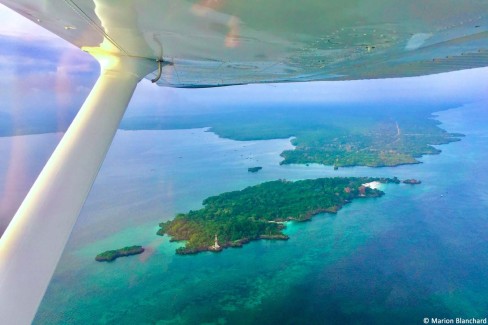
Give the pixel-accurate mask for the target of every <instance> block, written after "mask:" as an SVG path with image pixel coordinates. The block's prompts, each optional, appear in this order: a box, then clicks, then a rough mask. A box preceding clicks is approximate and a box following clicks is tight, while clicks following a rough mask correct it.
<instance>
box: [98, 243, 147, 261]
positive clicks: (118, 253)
mask: <svg viewBox="0 0 488 325" xmlns="http://www.w3.org/2000/svg"><path fill="white" fill-rule="evenodd" d="M142 252H144V248H142V246H128V247H124V248H120V249H116V250H110V251H105V252H103V253H100V254H98V255H97V257H95V260H96V261H97V262H112V261H114V260H116V259H117V258H119V257H124V256H131V255H137V254H141V253H142Z"/></svg>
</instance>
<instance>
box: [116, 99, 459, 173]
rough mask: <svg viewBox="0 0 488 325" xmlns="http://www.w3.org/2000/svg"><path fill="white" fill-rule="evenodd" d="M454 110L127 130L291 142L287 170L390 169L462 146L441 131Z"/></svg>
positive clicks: (230, 113)
mask: <svg viewBox="0 0 488 325" xmlns="http://www.w3.org/2000/svg"><path fill="white" fill-rule="evenodd" d="M449 108H452V107H450V106H449V105H446V106H442V105H438V106H435V105H434V106H432V105H423V104H416V105H415V106H412V105H407V104H402V103H395V104H394V105H388V106H385V105H384V104H382V105H370V104H366V103H364V104H351V105H345V106H343V105H336V104H334V105H332V106H323V105H316V106H307V105H305V106H303V105H295V106H294V105H291V106H289V107H286V109H285V108H284V107H283V106H282V105H277V106H272V107H267V108H266V109H262V107H259V106H257V107H245V108H235V109H232V110H223V111H222V112H220V111H219V112H213V113H212V114H188V115H186V116H181V115H179V116H177V115H175V116H174V117H167V116H164V117H161V118H158V117H154V116H151V117H147V118H139V117H137V118H133V119H124V121H122V128H124V129H132V130H138V129H172V128H178V129H179V128H183V127H186V128H194V127H210V128H209V129H207V131H208V132H214V133H215V134H217V135H218V136H220V137H222V138H228V139H233V140H239V141H251V140H268V139H290V141H291V143H292V145H293V146H294V147H293V148H290V149H287V150H284V151H283V152H282V153H281V157H283V160H282V161H281V164H284V165H287V164H304V165H306V164H312V163H315V164H322V165H328V166H333V167H334V169H338V168H341V167H350V166H369V167H384V166H398V165H403V164H419V163H420V161H419V160H418V158H419V157H421V156H422V155H432V154H439V153H440V152H441V150H440V149H439V148H438V147H435V146H437V145H442V144H447V143H450V142H453V141H459V140H461V138H462V137H463V135H462V134H459V133H449V132H447V131H445V130H443V129H442V128H440V127H439V124H440V123H439V122H438V121H436V120H435V117H436V116H435V115H434V113H435V112H436V111H440V110H443V109H449Z"/></svg>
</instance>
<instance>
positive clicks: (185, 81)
mask: <svg viewBox="0 0 488 325" xmlns="http://www.w3.org/2000/svg"><path fill="white" fill-rule="evenodd" d="M0 2H2V3H4V4H5V5H7V6H8V7H10V8H12V9H13V10H15V11H17V12H19V13H20V14H22V15H24V16H25V17H27V18H29V19H31V20H33V21H34V22H36V23H37V24H39V25H41V26H43V27H45V28H46V29H48V30H50V31H52V32H54V33H55V34H57V35H59V36H60V37H62V38H64V39H66V40H68V41H69V42H71V43H73V44H75V45H76V46H78V47H80V48H82V47H85V46H89V47H98V46H101V47H102V48H103V49H105V50H108V51H110V52H115V53H119V54H121V55H127V56H134V57H143V58H149V59H154V60H157V59H163V60H164V62H165V67H164V69H163V74H162V77H161V79H160V80H159V82H158V84H160V85H164V86H172V87H215V86H226V85H233V84H246V83H262V82H291V81H311V80H353V79H374V78H388V77H407V76H418V75H425V74H433V73H439V72H447V71H453V70H460V69H467V68H475V67H482V66H487V65H488V46H487V45H488V2H487V1H486V0H409V1H405V0H368V1H358V0H328V1H324V0H302V1H283V0H266V1H263V0H199V1H195V0H194V1H188V0H93V1H91V0H63V1H61V0H15V1H13V0H0ZM155 74H156V72H154V73H152V74H150V75H148V76H147V78H149V79H151V78H153V77H154V76H155Z"/></svg>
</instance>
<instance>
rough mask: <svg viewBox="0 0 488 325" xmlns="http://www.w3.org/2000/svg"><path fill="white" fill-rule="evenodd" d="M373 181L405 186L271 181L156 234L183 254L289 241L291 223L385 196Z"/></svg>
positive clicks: (208, 203) (361, 180) (359, 180)
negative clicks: (181, 243) (358, 200)
mask: <svg viewBox="0 0 488 325" xmlns="http://www.w3.org/2000/svg"><path fill="white" fill-rule="evenodd" d="M371 182H381V183H397V184H398V183H400V181H399V180H398V179H397V178H392V179H391V178H370V177H345V178H339V177H337V178H319V179H313V180H301V181H295V182H292V181H287V180H277V181H271V182H266V183H262V184H259V185H256V186H251V187H247V188H245V189H243V190H241V191H233V192H227V193H223V194H220V195H218V196H212V197H209V198H207V199H205V200H204V201H203V205H204V207H203V208H202V209H200V210H196V211H190V212H188V213H186V214H183V213H181V214H178V215H176V217H175V218H174V219H173V220H170V221H166V222H162V223H160V224H159V226H160V227H161V229H160V230H159V231H158V233H157V234H158V235H165V234H167V235H169V236H171V241H186V244H185V246H184V247H180V248H178V249H177V250H176V253H178V254H195V253H198V252H202V251H220V250H221V249H222V248H227V247H241V246H242V245H243V244H246V243H248V242H249V241H251V240H258V239H278V240H286V239H288V236H287V235H285V234H284V233H283V229H284V228H285V224H284V222H286V221H306V220H310V219H311V218H312V216H314V215H316V214H319V213H324V212H325V213H336V212H337V211H338V210H339V209H340V208H341V207H342V206H343V205H344V204H347V203H349V202H351V201H352V200H353V199H356V198H371V197H380V196H382V195H383V194H384V193H383V192H382V191H380V190H378V189H373V188H370V187H368V186H367V185H364V184H367V183H371Z"/></svg>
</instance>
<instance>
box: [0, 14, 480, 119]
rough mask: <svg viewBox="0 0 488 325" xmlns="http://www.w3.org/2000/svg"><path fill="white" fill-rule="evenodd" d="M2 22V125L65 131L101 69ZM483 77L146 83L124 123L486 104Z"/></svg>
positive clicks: (61, 44) (22, 25)
mask: <svg viewBox="0 0 488 325" xmlns="http://www.w3.org/2000/svg"><path fill="white" fill-rule="evenodd" d="M0 21H2V24H1V26H0V48H1V49H2V50H1V52H0V89H1V93H0V118H2V117H4V118H7V117H9V118H10V119H11V120H14V121H15V120H22V121H24V120H26V121H29V119H40V118H42V117H43V116H56V118H57V119H58V120H59V121H60V122H59V123H60V124H63V125H66V124H67V123H69V121H70V120H71V119H72V117H73V116H74V115H75V113H76V112H77V110H78V109H79V107H80V106H81V105H82V103H83V101H84V99H85V98H86V96H87V95H88V93H89V91H90V89H91V87H92V86H93V84H94V83H95V81H96V79H97V76H98V73H99V67H98V63H97V62H96V61H95V60H94V59H93V58H92V57H91V56H90V55H89V54H87V53H84V52H82V51H81V50H79V49H78V48H77V47H75V46H73V45H71V44H69V43H68V42H66V41H64V40H62V39H61V38H59V37H57V36H56V35H54V34H52V33H50V32H49V31H46V30H44V29H43V28H41V27H39V26H37V25H36V24H34V23H33V22H31V21H29V20H28V19H26V18H24V17H22V16H20V15H19V14H17V13H15V12H13V11H11V10H10V9H8V8H6V7H4V6H3V5H0ZM487 72H488V68H480V69H472V70H464V71H459V72H452V73H445V74H439V75H432V76H425V77H415V78H399V79H384V80H360V81H332V82H330V81H329V82H306V83H289V84H260V85H244V86H233V87H225V88H211V89H174V88H164V87H158V86H156V85H153V84H151V83H150V82H149V81H148V80H143V81H141V82H140V84H139V86H138V89H137V90H136V93H135V95H134V97H133V99H132V101H131V104H130V105H129V109H128V111H127V116H138V115H158V114H164V113H165V112H168V111H177V110H188V109H198V110H206V109H215V108H229V107H232V106H235V105H240V106H242V105H253V106H255V105H263V106H265V105H269V104H277V105H280V104H287V105H289V104H294V103H296V104H297V105H307V104H313V105H317V104H318V105H321V104H324V105H331V104H332V105H333V104H335V103H352V104H357V105H361V104H362V103H366V102H367V103H377V104H382V103H396V102H403V103H404V102H424V103H425V102H429V103H430V102H432V103H435V102H453V103H459V102H467V101H478V100H486V99H487V93H488V91H487V90H488V89H487V88H488V87H487V85H488V73H487ZM0 126H1V123H0Z"/></svg>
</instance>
